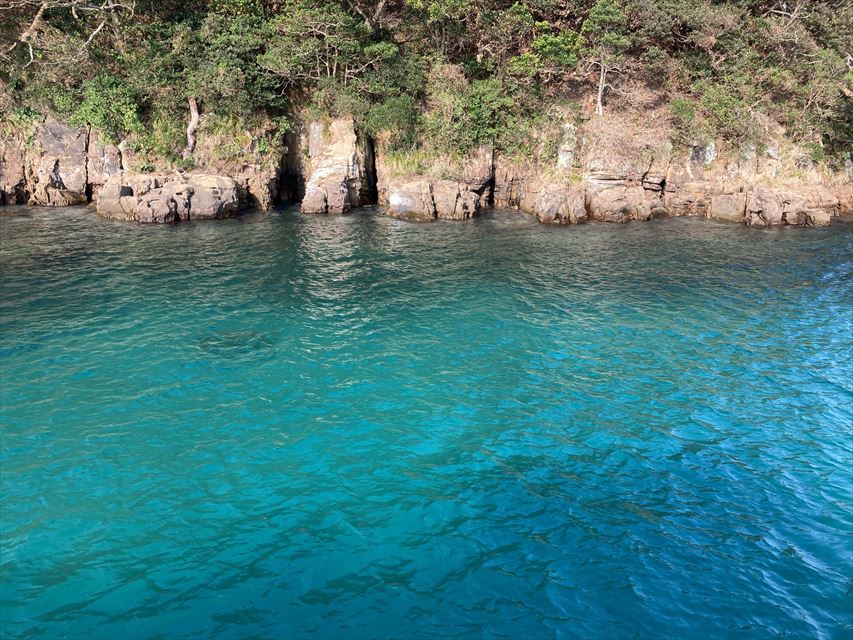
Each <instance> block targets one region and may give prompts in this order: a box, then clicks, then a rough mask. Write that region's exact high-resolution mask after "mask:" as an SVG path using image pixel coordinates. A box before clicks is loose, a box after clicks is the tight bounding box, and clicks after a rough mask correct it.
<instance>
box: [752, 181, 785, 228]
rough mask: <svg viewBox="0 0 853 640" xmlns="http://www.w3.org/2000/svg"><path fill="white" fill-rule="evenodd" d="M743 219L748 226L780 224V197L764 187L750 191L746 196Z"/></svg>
mask: <svg viewBox="0 0 853 640" xmlns="http://www.w3.org/2000/svg"><path fill="white" fill-rule="evenodd" d="M744 221H745V222H746V224H747V226H750V227H766V226H771V225H778V224H782V197H781V196H780V195H779V194H778V193H776V192H775V191H773V190H771V189H765V188H758V189H756V190H755V191H752V192H750V193H749V194H747V197H746V214H745V216H744Z"/></svg>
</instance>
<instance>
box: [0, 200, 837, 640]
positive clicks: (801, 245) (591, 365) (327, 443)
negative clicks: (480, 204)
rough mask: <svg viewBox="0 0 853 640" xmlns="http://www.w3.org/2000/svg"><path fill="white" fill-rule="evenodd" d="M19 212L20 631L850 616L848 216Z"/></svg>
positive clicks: (13, 308)
mask: <svg viewBox="0 0 853 640" xmlns="http://www.w3.org/2000/svg"><path fill="white" fill-rule="evenodd" d="M0 240H2V246H0V378H2V380H0V382H2V393H0V420H1V421H2V437H0V480H1V481H2V491H0V506H1V507H2V511H0V543H1V544H0V546H2V555H0V569H2V573H0V601H2V602H0V636H2V637H3V638H4V639H7V638H87V639H97V638H104V639H107V638H109V639H113V638H122V639H124V640H131V639H136V638H146V639H147V638H178V637H180V638H282V637H295V638H411V637H422V638H439V637H440V638H445V637H448V638H450V637H453V638H482V637H486V638H605V639H610V638H662V637H669V638H701V639H703V640H706V639H713V638H720V639H723V638H725V639H728V638H768V637H782V636H784V637H792V638H821V639H830V638H849V637H851V636H853V579H852V576H853V375H851V373H853V225H838V226H836V227H833V228H830V229H819V230H810V229H781V230H772V231H761V230H754V229H752V230H751V229H746V228H744V227H741V226H739V225H729V224H722V223H714V222H711V221H705V220H688V219H678V220H661V221H655V222H649V223H642V224H630V225H585V226H578V227H571V228H550V227H545V226H540V225H537V224H535V223H533V222H531V221H530V219H529V218H528V217H526V216H524V215H522V214H518V213H513V212H494V213H491V214H489V215H488V216H487V217H486V218H484V219H481V220H476V221H473V222H470V223H436V224H427V225H417V224H409V223H405V222H400V221H395V220H392V219H388V218H385V217H382V216H379V215H376V212H374V211H369V210H368V211H363V212H360V213H357V214H354V215H351V216H347V217H306V216H300V215H298V214H296V213H294V212H292V211H284V212H279V213H273V214H266V215H262V214H252V215H247V216H244V217H242V218H240V219H237V220H229V221H221V222H214V223H206V224H204V223H199V224H194V223H190V224H182V225H177V226H170V227H149V226H136V225H128V224H120V223H113V222H108V221H103V220H99V219H97V218H96V217H95V216H94V214H93V213H92V212H91V211H89V210H86V209H74V208H72V209H63V210H47V209H24V208H17V209H6V210H4V211H3V215H2V216H0Z"/></svg>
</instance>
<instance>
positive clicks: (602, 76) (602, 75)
mask: <svg viewBox="0 0 853 640" xmlns="http://www.w3.org/2000/svg"><path fill="white" fill-rule="evenodd" d="M598 66H599V73H598V100H597V101H596V103H595V113H596V114H598V115H600V116H603V115H604V106H603V105H602V104H601V98H602V97H603V96H604V84H605V80H607V71H606V68H605V66H604V61H603V60H602V61H600V62H599V63H598Z"/></svg>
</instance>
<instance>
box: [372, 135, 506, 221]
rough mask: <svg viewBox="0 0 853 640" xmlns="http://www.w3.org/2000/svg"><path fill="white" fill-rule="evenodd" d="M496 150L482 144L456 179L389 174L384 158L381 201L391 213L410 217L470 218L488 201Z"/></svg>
mask: <svg viewBox="0 0 853 640" xmlns="http://www.w3.org/2000/svg"><path fill="white" fill-rule="evenodd" d="M493 158H494V153H493V151H492V149H491V147H487V146H481V147H479V148H478V149H476V150H475V151H474V152H473V153H471V155H469V156H468V158H467V159H466V161H465V163H464V165H463V167H462V170H461V172H460V175H459V176H458V177H456V178H455V179H438V178H433V177H430V176H409V177H401V176H393V177H391V176H389V175H388V172H387V170H386V168H385V167H384V163H383V162H382V159H381V158H380V159H379V161H378V162H377V165H378V174H379V175H378V185H377V186H378V194H379V202H380V203H382V204H386V205H387V206H388V215H390V216H392V217H395V218H401V219H406V220H416V221H428V220H436V219H438V220H467V219H469V218H472V217H474V216H476V215H478V213H479V212H480V209H481V208H482V207H484V206H486V204H487V199H488V195H489V189H490V187H491V185H492V176H493Z"/></svg>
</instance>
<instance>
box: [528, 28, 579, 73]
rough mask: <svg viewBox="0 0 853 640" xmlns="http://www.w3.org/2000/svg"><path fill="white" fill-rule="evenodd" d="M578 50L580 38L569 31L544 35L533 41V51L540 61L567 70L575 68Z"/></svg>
mask: <svg viewBox="0 0 853 640" xmlns="http://www.w3.org/2000/svg"><path fill="white" fill-rule="evenodd" d="M579 48H580V36H579V35H578V34H577V33H574V32H571V31H564V32H562V33H558V34H551V33H546V34H543V35H541V36H538V37H537V38H535V39H534V40H533V49H534V50H535V51H536V53H537V54H538V55H539V57H540V59H541V60H546V61H548V62H551V63H552V64H555V65H557V66H559V67H565V68H567V69H573V68H574V67H576V66H577V64H578V50H579Z"/></svg>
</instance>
